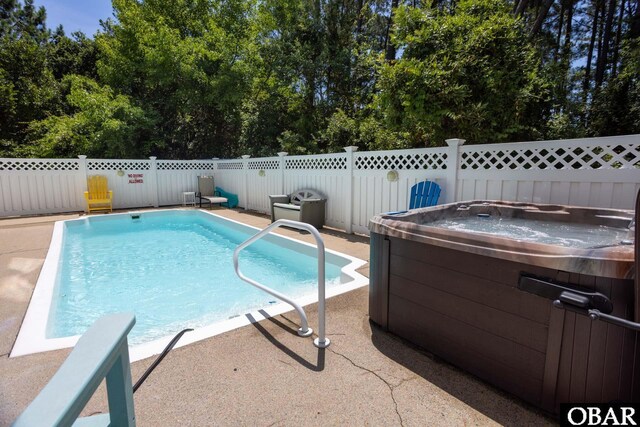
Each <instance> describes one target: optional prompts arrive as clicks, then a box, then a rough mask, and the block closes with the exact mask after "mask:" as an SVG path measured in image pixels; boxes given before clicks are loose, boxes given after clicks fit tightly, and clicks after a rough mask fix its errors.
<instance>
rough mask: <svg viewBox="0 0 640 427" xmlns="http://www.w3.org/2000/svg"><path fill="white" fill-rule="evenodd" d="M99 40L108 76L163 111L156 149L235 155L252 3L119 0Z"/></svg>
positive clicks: (176, 154)
mask: <svg viewBox="0 0 640 427" xmlns="http://www.w3.org/2000/svg"><path fill="white" fill-rule="evenodd" d="M114 10H115V15H116V18H117V20H118V23H117V24H113V26H112V27H111V29H110V30H111V31H110V33H106V34H101V35H99V36H98V38H97V43H98V46H99V49H100V52H101V54H102V58H101V59H100V60H99V61H98V73H99V76H100V78H101V80H102V81H103V82H105V83H106V84H108V85H110V86H111V87H113V88H114V89H116V90H117V91H121V92H122V93H124V94H127V95H129V96H131V97H133V98H134V99H136V100H138V101H139V102H140V103H141V104H143V105H144V106H145V108H146V109H147V110H149V111H152V112H153V114H154V115H157V116H158V117H160V120H159V121H158V128H157V133H156V135H157V137H158V138H160V139H162V140H163V142H164V143H163V144H162V146H161V147H160V146H159V147H158V148H157V151H154V152H153V154H156V155H159V156H163V157H165V158H190V157H196V156H197V157H214V156H216V157H224V156H233V155H237V148H238V140H239V136H240V124H241V115H240V109H241V105H242V101H243V99H244V97H245V96H246V93H247V90H248V82H249V79H250V77H249V71H250V68H249V67H248V62H249V61H250V57H251V55H252V43H251V40H252V38H253V26H252V23H251V17H252V15H253V5H252V3H250V2H245V1H242V0H232V1H224V2H223V1H207V0H194V1H191V0H181V1H174V0H150V1H146V2H143V3H140V2H137V1H134V0H114Z"/></svg>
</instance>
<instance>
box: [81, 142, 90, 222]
mask: <svg viewBox="0 0 640 427" xmlns="http://www.w3.org/2000/svg"><path fill="white" fill-rule="evenodd" d="M78 159H79V160H78V166H79V167H78V180H79V181H80V183H79V185H80V190H82V192H83V194H84V192H85V191H88V190H89V188H88V187H87V156H85V155H84V154H80V155H79V156H78ZM83 199H84V197H82V199H81V206H82V207H83V209H82V210H83V211H85V212H88V211H87V206H86V203H84V200H83Z"/></svg>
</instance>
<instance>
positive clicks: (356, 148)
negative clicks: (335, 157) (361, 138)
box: [342, 145, 358, 153]
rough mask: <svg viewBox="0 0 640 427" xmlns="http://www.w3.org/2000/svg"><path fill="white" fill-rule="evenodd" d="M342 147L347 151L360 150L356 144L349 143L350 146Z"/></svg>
mask: <svg viewBox="0 0 640 427" xmlns="http://www.w3.org/2000/svg"><path fill="white" fill-rule="evenodd" d="M342 148H343V149H344V151H346V152H347V153H355V152H356V151H358V147H356V146H355V145H349V146H348V147H342Z"/></svg>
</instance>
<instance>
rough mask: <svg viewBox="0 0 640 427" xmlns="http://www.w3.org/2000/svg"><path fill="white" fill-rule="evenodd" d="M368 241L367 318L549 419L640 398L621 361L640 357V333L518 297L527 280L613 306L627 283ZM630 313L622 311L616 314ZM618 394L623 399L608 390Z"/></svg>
mask: <svg viewBox="0 0 640 427" xmlns="http://www.w3.org/2000/svg"><path fill="white" fill-rule="evenodd" d="M371 238H372V249H371V250H372V256H371V260H372V263H371V265H372V267H371V268H372V277H371V285H370V286H371V288H370V292H371V293H372V294H374V293H378V294H382V295H374V296H372V297H370V303H371V307H372V309H373V311H372V317H371V319H372V320H373V321H374V322H376V323H378V324H380V325H381V326H383V327H386V328H387V329H388V330H389V331H390V332H393V333H395V334H397V335H399V336H401V337H403V338H405V339H408V340H409V341H411V342H413V343H415V344H417V345H419V346H421V347H424V348H425V349H427V350H429V351H431V352H433V353H434V354H437V355H438V356H440V357H443V358H444V359H446V360H448V361H449V362H451V363H453V364H455V365H457V366H459V367H461V368H463V369H465V370H467V371H469V372H471V373H473V374H475V375H477V376H478V377H480V378H482V379H485V380H487V381H489V382H491V383H493V384H495V385H497V386H498V387H501V388H503V389H505V390H507V391H509V392H511V393H513V394H515V395H517V396H520V397H521V398H523V399H525V400H527V401H529V402H531V403H533V404H535V405H537V406H541V407H543V408H544V409H546V410H548V411H550V412H557V410H558V402H568V401H574V402H581V401H593V402H602V401H606V400H602V399H607V398H608V397H609V396H612V395H613V396H615V397H612V398H610V399H609V400H612V399H623V400H625V399H626V400H630V399H632V398H635V399H637V397H638V396H637V391H638V384H637V383H638V377H640V375H639V374H638V373H636V374H635V378H634V372H633V367H634V365H635V363H634V362H633V361H631V362H626V364H625V363H624V362H621V360H620V358H619V357H617V356H616V354H617V352H619V351H620V348H621V346H625V347H626V352H623V353H622V354H623V357H626V358H630V357H637V356H638V351H640V349H637V347H634V346H635V344H636V342H637V333H633V332H627V331H626V330H624V329H623V328H618V327H615V326H613V325H602V324H600V325H592V323H593V322H591V321H590V320H589V319H588V318H587V317H585V316H581V315H576V314H575V313H572V312H565V311H563V310H559V309H556V308H554V307H553V306H552V304H551V301H550V300H549V299H546V298H542V297H540V296H538V295H534V294H531V293H528V292H524V291H522V290H519V289H518V288H517V285H518V281H519V278H520V276H521V274H522V273H527V274H532V275H535V276H538V277H545V278H548V279H552V280H556V281H559V282H565V283H567V282H568V283H574V284H580V285H581V286H583V287H586V288H590V289H594V290H598V291H600V292H602V293H604V294H605V295H607V296H609V297H612V298H616V295H611V294H612V293H623V294H625V295H618V297H619V298H623V297H629V295H627V294H628V293H629V291H631V292H633V288H632V283H630V282H631V281H628V280H627V281H624V280H621V281H618V282H619V283H618V282H616V281H614V280H613V279H604V278H595V277H593V276H584V275H579V274H569V273H566V272H562V271H557V270H550V269H545V268H542V267H534V266H529V265H525V264H520V263H515V262H511V261H505V260H501V259H498V258H491V257H484V256H478V255H474V254H469V253H466V252H460V251H456V250H451V249H446V248H441V247H435V246H432V245H428V244H423V243H417V242H414V241H410V240H403V239H398V238H394V237H388V236H381V235H377V234H376V233H372V234H371ZM375 251H380V252H379V253H374V252H375ZM380 253H382V255H380ZM385 263H387V265H386V266H385ZM614 282H615V283H614ZM616 285H618V286H616ZM385 294H386V295H385ZM623 299H624V298H623ZM627 301H632V298H627ZM385 303H386V305H387V310H386V313H385V310H384V307H383V306H384V305H385ZM629 309H632V307H627V306H624V304H623V305H618V306H616V312H619V311H621V310H622V311H623V312H624V311H625V310H629ZM614 313H615V312H614ZM594 328H595V329H594ZM602 328H604V332H603V329H602ZM614 329H615V331H613V332H612V330H614ZM594 331H595V332H594ZM594 333H595V335H594ZM605 341H607V342H608V343H611V346H612V348H613V349H614V350H611V351H610V350H608V347H609V344H607V350H606V351H605V350H604V346H605ZM587 348H588V349H589V351H586V349H587ZM634 349H635V350H634ZM592 350H593V352H592ZM607 351H608V352H609V353H611V354H609V353H606V352H607ZM595 353H598V355H597V356H594V354H595ZM607 355H608V358H607V357H605V356H607ZM616 367H617V370H616ZM625 375H626V378H623V376H625ZM598 382H600V383H601V386H600V385H599V384H598ZM614 388H619V389H620V390H623V391H622V392H620V394H617V393H613V394H612V393H610V392H609V391H608V390H611V391H612V390H613V389H614ZM624 390H627V391H624Z"/></svg>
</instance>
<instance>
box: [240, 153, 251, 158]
mask: <svg viewBox="0 0 640 427" xmlns="http://www.w3.org/2000/svg"><path fill="white" fill-rule="evenodd" d="M240 157H242V158H243V159H248V158H249V157H251V155H249V154H244V155H242V156H240Z"/></svg>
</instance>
